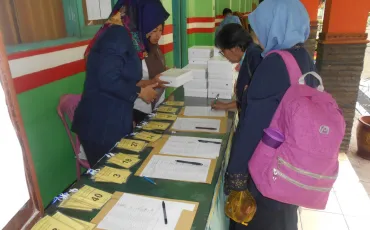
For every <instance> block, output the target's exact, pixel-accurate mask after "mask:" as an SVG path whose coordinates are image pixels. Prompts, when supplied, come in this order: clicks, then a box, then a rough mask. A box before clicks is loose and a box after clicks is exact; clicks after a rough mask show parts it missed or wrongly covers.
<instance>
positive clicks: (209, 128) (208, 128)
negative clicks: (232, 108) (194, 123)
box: [195, 127, 217, 130]
mask: <svg viewBox="0 0 370 230" xmlns="http://www.w3.org/2000/svg"><path fill="white" fill-rule="evenodd" d="M195 128H196V129H207V130H217V129H216V128H211V127H195Z"/></svg>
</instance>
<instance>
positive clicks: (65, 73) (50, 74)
mask: <svg viewBox="0 0 370 230" xmlns="http://www.w3.org/2000/svg"><path fill="white" fill-rule="evenodd" d="M84 71H85V60H83V59H82V60H79V61H75V62H71V63H68V64H64V65H61V66H58V67H55V68H50V69H46V70H42V71H39V72H35V73H31V74H27V75H24V76H22V77H17V78H14V79H13V81H14V87H15V91H16V93H17V94H20V93H23V92H26V91H28V90H31V89H34V88H37V87H40V86H43V85H46V84H49V83H52V82H54V81H58V80H61V79H63V78H66V77H70V76H72V75H75V74H78V73H81V72H84Z"/></svg>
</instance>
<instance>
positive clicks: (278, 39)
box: [248, 0, 310, 57]
mask: <svg viewBox="0 0 370 230" xmlns="http://www.w3.org/2000/svg"><path fill="white" fill-rule="evenodd" d="M248 19H249V23H250V25H251V27H252V29H253V30H254V32H255V33H256V35H257V37H258V40H259V41H260V43H261V45H262V46H263V48H264V51H263V53H262V56H263V57H264V56H265V55H266V54H267V53H268V52H270V51H272V50H281V49H289V48H291V47H293V46H294V45H296V44H299V43H304V42H305V41H306V40H307V39H308V36H309V35H310V18H309V16H308V13H307V10H306V8H305V7H304V6H303V4H302V3H301V2H300V1H299V0H265V1H263V2H262V3H261V4H260V5H259V6H258V7H257V9H256V10H255V11H253V12H252V13H251V14H249V16H248Z"/></svg>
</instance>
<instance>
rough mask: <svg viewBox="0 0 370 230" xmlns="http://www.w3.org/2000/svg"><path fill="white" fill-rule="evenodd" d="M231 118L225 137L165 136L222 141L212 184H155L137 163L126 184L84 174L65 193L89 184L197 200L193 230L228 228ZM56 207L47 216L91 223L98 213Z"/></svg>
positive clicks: (197, 102) (192, 101)
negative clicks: (225, 188) (225, 189)
mask: <svg viewBox="0 0 370 230" xmlns="http://www.w3.org/2000/svg"><path fill="white" fill-rule="evenodd" d="M174 96H175V100H176V101H184V102H185V105H192V106H207V105H210V103H211V100H209V99H206V98H190V97H184V93H183V90H182V88H179V89H178V90H176V91H175V92H174ZM228 116H229V117H228V129H227V130H228V131H227V133H225V134H206V133H186V132H176V133H171V132H169V131H166V132H165V134H170V135H177V136H196V137H209V138H220V139H222V140H223V141H222V146H221V150H220V151H221V152H220V155H219V157H218V160H217V165H216V170H215V173H214V175H213V179H212V183H211V184H202V183H191V182H182V181H172V180H161V179H156V182H157V185H153V184H151V183H148V182H147V181H145V180H143V179H142V178H141V177H137V176H134V175H133V174H134V173H135V172H136V171H137V170H138V169H139V167H140V165H141V164H137V165H135V166H134V167H132V168H131V169H130V171H131V172H132V175H131V176H130V178H129V179H128V182H127V183H126V184H113V183H96V182H94V181H93V180H91V179H90V176H89V175H83V176H81V180H79V181H78V182H76V183H74V184H73V185H72V186H71V187H70V188H68V189H67V190H66V191H68V190H69V189H71V188H80V187H82V186H83V185H90V186H92V187H95V188H97V189H101V190H103V191H106V192H110V193H114V192H116V191H119V192H127V193H133V194H139V195H147V196H155V197H163V198H168V199H177V200H188V201H195V202H199V207H198V211H197V214H196V216H195V219H194V222H193V225H192V230H200V229H202V230H203V229H212V230H223V229H228V219H227V218H226V216H225V214H224V204H225V195H224V193H223V179H224V173H225V170H226V166H227V161H228V159H229V154H230V147H231V142H232V137H233V133H234V117H235V114H234V113H229V115H228ZM151 150H152V148H150V147H148V148H146V149H145V150H144V151H143V152H141V153H140V158H141V159H143V160H144V159H145V158H146V157H147V156H148V155H149V154H150V152H151ZM105 162H106V159H102V160H101V161H100V162H99V163H98V164H97V165H95V166H94V168H99V167H102V166H104V165H105ZM141 162H142V161H141ZM57 205H58V203H56V204H52V205H50V206H49V207H48V208H47V210H46V213H47V214H50V215H52V214H54V213H55V212H56V211H57V210H58V211H60V212H62V213H63V214H66V215H69V216H71V217H75V218H79V219H81V220H85V221H91V220H92V219H93V218H94V217H95V216H96V215H97V214H98V212H99V210H96V211H93V212H84V211H77V210H71V209H62V208H57Z"/></svg>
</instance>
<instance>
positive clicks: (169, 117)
mask: <svg viewBox="0 0 370 230" xmlns="http://www.w3.org/2000/svg"><path fill="white" fill-rule="evenodd" d="M176 118H177V115H175V114H169V113H156V114H155V116H154V117H153V119H155V120H168V121H174V120H176Z"/></svg>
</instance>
